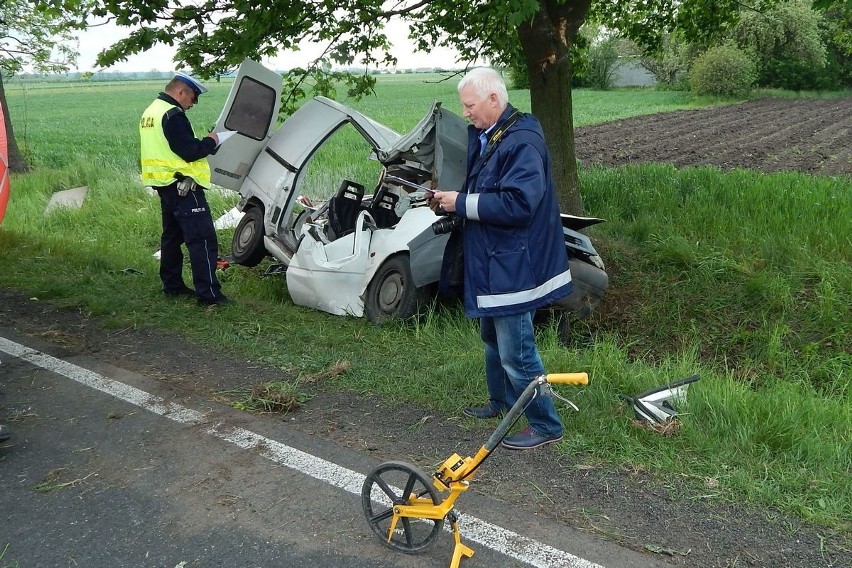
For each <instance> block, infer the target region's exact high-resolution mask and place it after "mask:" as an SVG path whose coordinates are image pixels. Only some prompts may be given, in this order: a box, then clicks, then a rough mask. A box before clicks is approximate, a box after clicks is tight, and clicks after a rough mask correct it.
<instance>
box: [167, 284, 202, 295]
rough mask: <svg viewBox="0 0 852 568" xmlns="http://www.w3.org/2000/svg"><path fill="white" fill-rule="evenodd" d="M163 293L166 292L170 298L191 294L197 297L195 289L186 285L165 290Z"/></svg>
mask: <svg viewBox="0 0 852 568" xmlns="http://www.w3.org/2000/svg"><path fill="white" fill-rule="evenodd" d="M163 294H165V295H166V296H167V297H169V298H178V297H181V296H190V297H193V298H194V297H195V295H196V294H195V290H193V289H192V288H189V287H187V286H184V287H183V288H178V289H177V290H163Z"/></svg>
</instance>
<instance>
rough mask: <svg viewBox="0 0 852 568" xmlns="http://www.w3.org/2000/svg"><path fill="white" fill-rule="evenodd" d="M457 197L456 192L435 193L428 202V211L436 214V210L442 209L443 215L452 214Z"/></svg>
mask: <svg viewBox="0 0 852 568" xmlns="http://www.w3.org/2000/svg"><path fill="white" fill-rule="evenodd" d="M458 195H459V192H458V191H436V192H434V193H433V194H432V199H430V200H429V209H431V210H432V211H435V212H436V213H437V212H438V209H442V210H443V211H444V213H454V212H455V210H456V198H457V197H458Z"/></svg>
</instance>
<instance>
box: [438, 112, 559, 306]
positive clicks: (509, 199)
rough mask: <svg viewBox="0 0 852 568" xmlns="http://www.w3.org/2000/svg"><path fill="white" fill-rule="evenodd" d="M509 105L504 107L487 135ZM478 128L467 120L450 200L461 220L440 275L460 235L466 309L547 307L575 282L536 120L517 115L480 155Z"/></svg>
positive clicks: (504, 117)
mask: <svg viewBox="0 0 852 568" xmlns="http://www.w3.org/2000/svg"><path fill="white" fill-rule="evenodd" d="M514 112H515V109H514V108H512V107H511V106H509V107H507V108H506V110H505V111H504V112H503V114H502V115H501V116H500V118H499V119H498V121H497V124H496V125H495V130H492V134H493V132H495V131H496V130H497V129H499V128H500V126H501V125H502V124H503V123H504V122H505V121H506V120H507V119H508V118H509V117H510V116H511V115H512V113H514ZM479 133H480V131H479V130H478V129H476V128H475V127H473V126H469V127H468V156H467V179H466V181H465V186H464V188H463V189H462V192H461V193H459V196H458V198H457V199H456V214H457V215H458V216H459V217H462V218H463V219H464V227H463V228H462V230H461V232H460V234H459V231H456V232H455V233H454V234H453V235H452V237H451V238H450V242H448V244H447V251H446V253H445V255H444V261H445V262H444V273H443V274H442V278H446V277H447V276H448V274H447V272H448V271H449V270H450V268H451V265H452V263H453V259H454V258H455V253H454V251H453V247H456V246H458V244H459V243H458V241H459V240H461V241H462V246H463V251H464V307H465V315H467V316H468V317H483V316H499V315H512V314H519V313H523V312H527V311H531V310H534V309H536V308H540V307H543V306H546V305H548V304H550V303H552V302H554V301H555V300H557V299H559V298H561V297H563V296H566V295H568V294H570V293H571V291H572V289H573V284H572V282H571V272H570V271H569V269H568V257H567V255H566V253H565V241H564V236H563V232H562V222H561V220H560V218H559V204H558V202H557V199H556V191H555V190H554V187H553V177H552V175H551V167H550V155H549V154H548V152H547V147H546V146H545V143H544V134H543V133H542V130H541V125H540V124H539V122H538V119H536V118H535V117H534V116H532V115H529V114H522V115H521V116H520V118H519V119H518V120H517V121H516V122H515V123H514V124H513V125H511V126H510V127H509V128H508V129H507V130H506V131H505V133H504V134H503V136H502V138H500V140H499V141H498V142H497V143H496V145H495V147H494V150H493V151H492V152H491V153H490V154H486V155H485V156H480V155H479V150H480V143H479ZM460 237H461V238H460Z"/></svg>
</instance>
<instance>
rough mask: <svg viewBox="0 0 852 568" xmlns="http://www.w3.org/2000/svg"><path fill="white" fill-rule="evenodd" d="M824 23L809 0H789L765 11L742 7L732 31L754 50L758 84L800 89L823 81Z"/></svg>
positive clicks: (741, 42) (741, 46)
mask: <svg viewBox="0 0 852 568" xmlns="http://www.w3.org/2000/svg"><path fill="white" fill-rule="evenodd" d="M822 23H823V16H822V15H821V14H820V13H819V12H817V11H816V10H814V9H813V8H812V7H811V1H810V0H786V1H784V2H779V3H777V4H775V5H773V6H772V7H771V8H769V9H767V10H766V11H764V12H756V11H754V10H743V13H742V16H741V18H740V21H739V22H738V23H737V25H736V27H735V28H734V29H733V33H732V35H733V39H734V41H736V43H737V45H738V46H739V47H740V48H742V49H745V50H747V51H748V52H749V53H753V54H754V61H755V64H756V65H757V75H758V76H757V81H758V85H759V86H761V87H773V88H778V89H791V90H794V91H798V90H802V89H811V88H814V87H815V86H818V85H819V83H820V82H823V78H822V77H821V76H822V75H825V64H826V47H825V45H824V43H823V38H822V37H821V32H820V25H821V24H822Z"/></svg>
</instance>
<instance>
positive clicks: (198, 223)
mask: <svg viewBox="0 0 852 568" xmlns="http://www.w3.org/2000/svg"><path fill="white" fill-rule="evenodd" d="M206 92H207V88H206V87H204V85H202V84H201V83H200V82H199V81H198V80H196V79H195V78H193V77H191V76H190V75H187V74H186V73H182V72H177V73H175V75H174V78H172V80H171V81H169V83H168V84H167V85H166V88H165V90H164V91H163V92H161V93H160V95H159V96H158V97H157V98H156V99H155V100H154V102H152V103H151V105H150V106H149V107H148V108H147V109H145V112H144V113H142V119H141V120H140V122H139V136H140V140H141V145H142V155H141V162H142V181H143V182H145V184H147V185H150V186H151V187H153V188H154V189H155V190H156V191H157V193H158V194H159V196H160V207H161V210H162V217H163V235H162V237H161V239H160V279H161V280H162V281H163V293H164V294H165V295H166V296H195V297H197V299H198V303H199V304H200V305H217V304H226V303H229V302H230V300H228V298H227V297H225V296H224V295H223V294H222V289H221V285H220V284H219V280H218V278H216V261H217V260H218V257H219V252H218V242H217V240H216V229H215V228H214V226H213V217H212V215H211V214H210V207H209V206H208V204H207V199H206V197H205V195H204V190H205V189H206V188H209V187H210V166H209V164H208V163H207V156H208V155H210V154H211V153H212V152H213V151H214V150H215V149H216V146H217V145H218V144H219V137H218V136H217V134H216V133H215V132H211V133H210V134H208V135H207V136H205V137H204V138H202V139H200V140H199V139H198V138H196V137H195V133H194V132H193V130H192V126H191V125H190V123H189V119H187V117H186V114H185V113H186V111H187V110H189V109H190V108H192V106H193V105H194V104H195V103H197V102H198V96H199V95H201V94H203V93H206ZM184 243H185V244H186V248H187V250H188V251H189V262H190V265H191V267H192V283H193V285H194V286H195V290H194V291H193V290H192V289H190V288H188V287H187V286H186V284H184V281H183V252H182V251H181V244H184Z"/></svg>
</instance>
